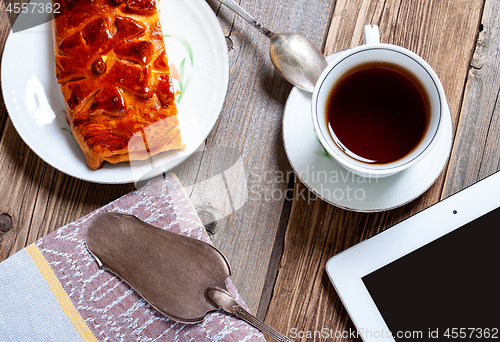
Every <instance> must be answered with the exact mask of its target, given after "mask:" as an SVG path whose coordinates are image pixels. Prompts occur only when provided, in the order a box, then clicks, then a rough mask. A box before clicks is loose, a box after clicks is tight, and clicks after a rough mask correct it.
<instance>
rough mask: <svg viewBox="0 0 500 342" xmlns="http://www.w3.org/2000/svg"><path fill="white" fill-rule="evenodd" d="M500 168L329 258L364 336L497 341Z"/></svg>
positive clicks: (346, 303) (343, 297) (367, 338)
mask: <svg viewBox="0 0 500 342" xmlns="http://www.w3.org/2000/svg"><path fill="white" fill-rule="evenodd" d="M499 262H500V172H497V173H495V174H494V175H492V176H490V177H488V178H486V179H484V180H482V181H480V182H478V183H476V184H474V185H472V186H470V187H468V188H466V189H464V190H462V191H460V192H459V193H457V194H455V195H453V196H451V197H449V198H447V199H445V200H443V201H441V202H439V203H437V204H435V205H433V206H432V207H430V208H428V209H426V210H424V211H422V212H420V213H418V214H416V215H414V216H412V217H410V218H408V219H407V220H405V221H403V222H401V223H399V224H397V225H395V226H393V227H391V228H390V229H388V230H386V231H384V232H382V233H380V234H378V235H376V236H374V237H372V238H370V239H368V240H366V241H363V242H361V243H359V244H357V245H355V246H353V247H351V248H349V249H348V250H346V251H344V252H341V253H339V254H337V255H335V256H334V257H332V258H331V259H330V260H329V261H328V263H327V265H326V271H327V273H328V275H329V277H330V280H331V281H332V283H333V285H334V287H335V290H336V291H337V293H338V295H339V296H340V298H341V300H342V302H343V304H344V306H345V308H346V309H347V311H348V313H349V316H350V317H351V319H352V321H353V322H354V325H355V326H356V332H355V333H353V332H352V331H349V332H337V333H338V335H339V336H340V335H341V334H342V333H344V334H345V333H347V334H348V336H350V337H352V336H353V335H356V336H359V337H361V338H362V339H363V340H364V341H377V342H379V341H453V340H461V341H464V340H465V341H469V340H493V341H495V340H496V341H498V339H499V338H500V332H499V328H500V313H499V312H500V272H499V270H500V267H499Z"/></svg>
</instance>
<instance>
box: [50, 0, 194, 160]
mask: <svg viewBox="0 0 500 342" xmlns="http://www.w3.org/2000/svg"><path fill="white" fill-rule="evenodd" d="M74 1H75V0H56V2H58V3H60V4H61V7H60V8H61V14H59V15H58V16H57V17H55V18H54V20H53V35H54V37H53V38H54V48H55V59H56V60H55V63H56V68H55V69H56V78H57V82H58V83H59V84H60V85H61V91H62V94H63V96H64V100H65V103H66V114H67V120H68V123H69V124H70V125H71V131H72V133H73V136H74V137H75V139H76V140H77V142H78V144H79V145H80V147H81V149H82V151H83V153H84V154H85V158H86V160H87V163H88V165H89V167H90V168H92V169H98V168H100V167H101V166H102V164H103V161H108V162H110V163H118V162H122V161H131V160H144V159H146V158H148V157H150V156H152V155H155V154H157V153H160V152H163V151H168V150H174V149H182V148H183V147H184V146H183V143H182V141H181V135H180V130H179V121H178V118H177V108H176V105H175V89H174V87H173V84H172V78H171V75H170V70H169V64H168V60H167V55H166V53H165V43H164V41H163V34H162V30H161V27H160V22H159V17H158V10H157V5H156V0H76V1H77V2H74ZM75 3H76V5H75Z"/></svg>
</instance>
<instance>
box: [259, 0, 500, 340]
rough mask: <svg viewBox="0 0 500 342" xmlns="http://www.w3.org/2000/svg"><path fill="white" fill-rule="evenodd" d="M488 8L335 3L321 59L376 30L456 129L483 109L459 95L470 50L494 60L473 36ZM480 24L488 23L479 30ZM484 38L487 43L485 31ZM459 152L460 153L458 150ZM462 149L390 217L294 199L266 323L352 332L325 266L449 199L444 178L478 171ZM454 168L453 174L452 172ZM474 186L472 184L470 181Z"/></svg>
mask: <svg viewBox="0 0 500 342" xmlns="http://www.w3.org/2000/svg"><path fill="white" fill-rule="evenodd" d="M491 3H493V1H491ZM491 3H490V4H488V6H486V7H484V3H483V1H480V0H476V1H460V2H458V1H454V0H447V1H440V0H432V1H425V2H423V1H400V0H387V1H376V0H358V1H350V0H338V1H337V3H336V7H335V10H334V14H333V18H332V22H331V26H330V30H329V32H328V39H327V42H326V45H325V54H330V53H332V52H335V51H338V50H341V49H346V48H349V47H352V46H357V45H359V44H361V42H362V28H363V26H364V25H366V24H377V25H378V26H379V28H380V33H381V42H383V43H391V44H396V45H400V46H403V47H405V48H407V49H409V50H411V51H413V52H415V53H417V54H419V55H420V56H421V57H422V58H424V59H425V60H426V61H428V63H429V64H430V65H431V66H432V67H433V68H434V70H435V71H436V73H437V74H438V76H439V78H440V79H441V81H442V83H443V86H444V90H445V93H446V96H447V99H448V102H449V104H450V107H451V113H452V116H453V122H454V127H455V128H456V127H457V123H458V122H460V120H459V119H460V118H461V117H462V115H466V114H464V113H465V112H467V111H468V110H467V109H466V107H465V105H464V108H463V109H462V105H463V104H467V103H469V101H472V102H474V103H475V106H476V107H477V106H478V103H483V101H484V100H485V99H484V98H483V99H478V98H476V99H474V100H472V99H469V98H470V97H471V96H472V94H471V91H470V90H468V91H467V92H466V94H465V96H466V98H465V100H464V91H463V89H464V86H465V84H466V83H467V89H469V88H470V87H471V86H470V85H469V84H468V83H470V78H471V73H472V75H473V76H472V77H478V74H477V72H473V71H470V69H471V60H472V55H473V52H474V50H475V51H476V53H475V55H474V56H475V57H474V59H477V58H479V55H478V50H482V51H483V53H487V54H488V53H489V54H494V53H497V52H496V51H497V49H498V48H497V47H498V44H496V45H495V44H492V45H491V49H490V50H491V51H489V52H486V51H485V49H484V48H481V45H482V43H481V41H482V40H483V39H486V40H488V39H489V38H487V35H486V34H484V31H485V30H483V32H482V33H481V35H480V39H479V40H478V46H477V47H476V38H477V35H478V33H479V31H480V21H481V15H482V12H483V7H484V8H485V15H484V18H483V27H486V26H487V25H488V24H490V25H492V26H494V23H493V22H492V21H494V20H492V19H491V18H492V17H497V16H498V8H497V6H498V5H492V4H491ZM487 11H491V13H492V14H487V13H486V12H487ZM485 20H486V21H489V23H488V24H486V23H484V21H485ZM495 25H497V24H495ZM491 36H492V37H493V36H494V33H493V32H492V33H491ZM493 50H494V51H495V52H493ZM476 56H478V57H476ZM486 58H491V57H486ZM493 65H494V64H492V67H494V66H493ZM497 66H498V64H497ZM472 69H474V68H472ZM474 71H475V69H474ZM490 73H492V72H491V71H490ZM486 74H488V77H491V76H490V74H489V73H488V72H485V74H484V75H486ZM493 74H495V73H494V72H493ZM485 82H488V83H491V81H490V80H485V79H483V80H481V81H478V83H480V84H484V83H485ZM498 88H499V87H498V86H494V87H493V89H492V90H488V91H491V93H494V96H493V94H488V95H489V96H493V97H489V100H487V101H493V103H496V95H497V93H498ZM470 106H474V105H470ZM492 112H493V108H492V107H490V111H489V112H488V111H486V112H485V113H483V115H484V119H483V120H484V121H486V122H487V121H488V118H489V117H491V115H492V114H491V113H492ZM471 120H474V119H471ZM459 127H460V129H459V131H458V132H459V133H458V135H457V138H456V139H457V141H460V144H463V145H468V144H471V143H473V144H477V145H479V146H485V145H487V144H486V141H487V135H486V134H485V133H484V132H477V130H476V128H474V127H473V126H471V125H467V124H465V125H459ZM486 127H488V126H486ZM494 129H496V126H495V128H494ZM497 136H498V135H497ZM489 140H490V143H489V145H487V146H491V145H494V146H495V147H496V150H498V142H496V141H493V136H492V137H490V139H489ZM462 148H463V149H467V147H465V146H464V147H462ZM462 148H457V143H456V144H455V149H454V153H453V156H452V158H451V159H450V161H449V170H448V171H447V172H443V174H442V175H441V176H440V177H439V179H438V180H437V181H436V183H435V184H434V185H433V186H432V187H431V188H430V189H429V190H428V191H427V192H426V193H425V194H424V195H423V196H421V197H419V198H418V199H417V200H415V201H413V202H411V203H409V204H407V205H405V206H403V207H401V208H398V209H395V210H391V211H387V212H382V213H376V214H363V213H355V212H349V211H345V210H342V209H339V208H335V207H333V206H331V205H328V204H326V203H325V202H323V201H321V200H316V201H313V202H310V203H308V201H305V200H303V199H302V198H299V197H296V198H294V201H293V205H292V212H291V216H290V219H289V224H288V227H287V230H286V234H285V246H284V251H283V255H282V259H281V263H280V265H279V271H278V277H277V280H276V284H275V287H274V292H273V297H272V301H271V303H270V307H269V310H268V312H267V316H266V322H267V323H268V324H270V325H272V326H273V327H275V328H277V329H278V330H280V331H282V332H285V333H288V334H290V332H293V331H295V332H297V331H321V330H322V329H323V328H327V329H328V330H329V331H334V332H335V331H349V329H351V330H352V329H354V326H353V325H352V323H351V321H350V319H349V317H348V315H347V313H346V311H345V309H344V308H343V306H342V304H341V302H340V299H339V297H338V296H337V294H336V293H335V291H334V289H333V286H332V285H331V283H330V281H329V279H328V276H327V274H326V272H325V264H326V261H327V260H328V259H329V258H330V257H332V256H333V255H335V254H337V253H339V252H341V251H343V250H345V249H347V248H349V247H351V246H353V245H354V244H356V243H358V242H361V241H362V240H364V239H366V238H369V237H371V236H373V235H375V234H376V233H378V232H380V231H382V230H384V229H386V228H387V227H390V226H391V225H394V224H395V223H398V222H400V221H402V220H403V219H405V218H407V217H409V216H410V215H412V214H414V213H416V212H418V211H420V210H422V209H424V208H426V207H428V206H430V205H432V204H434V203H436V202H437V201H439V200H440V199H441V198H442V197H446V196H447V195H449V194H450V193H451V191H450V190H449V189H451V188H453V186H455V187H460V186H462V185H463V183H460V184H459V185H458V186H456V185H452V184H454V183H449V182H447V183H446V187H445V188H443V187H444V184H445V180H446V177H445V176H447V175H448V176H451V175H454V177H455V178H456V179H458V180H461V179H462V178H461V173H463V172H471V170H476V169H478V168H480V163H478V162H477V161H474V160H473V158H474V157H477V156H481V152H477V151H476V152H471V151H468V152H466V153H465V154H466V155H467V154H469V157H468V158H466V160H464V161H461V159H462V156H463V154H462V153H463V152H464V151H462ZM496 150H495V149H494V148H492V149H491V151H492V152H490V154H489V155H493V154H494V153H496ZM493 151H495V152H493ZM492 159H494V156H493V158H492ZM483 160H484V159H483ZM459 163H463V165H465V169H467V171H465V170H460V167H459V166H457V165H458V164H459ZM487 167H488V170H489V171H490V172H493V171H496V169H498V157H497V159H496V160H493V161H491V163H490V164H488V166H487ZM483 168H486V166H485V167H483ZM455 169H458V171H454V170H455ZM492 170H493V171H492ZM476 172H477V171H476ZM475 180H477V177H476V178H474V179H473V180H472V181H475ZM304 189H305V186H304V185H303V184H300V183H297V184H296V194H297V193H300V191H304ZM306 197H307V196H306ZM292 329H295V330H292ZM304 336H306V335H304ZM300 340H306V338H302V339H300ZM307 340H308V341H310V340H314V341H320V340H323V339H322V338H321V336H320V335H318V334H317V335H316V336H315V337H314V338H313V339H307ZM325 340H326V339H325ZM345 340H351V338H347V339H345ZM359 340H360V339H359Z"/></svg>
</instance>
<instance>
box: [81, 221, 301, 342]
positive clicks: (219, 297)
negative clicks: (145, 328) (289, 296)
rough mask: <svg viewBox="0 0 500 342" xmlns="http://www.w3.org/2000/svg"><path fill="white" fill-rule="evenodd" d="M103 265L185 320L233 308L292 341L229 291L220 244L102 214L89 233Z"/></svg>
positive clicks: (168, 312) (91, 247) (87, 236)
mask: <svg viewBox="0 0 500 342" xmlns="http://www.w3.org/2000/svg"><path fill="white" fill-rule="evenodd" d="M85 243H86V245H87V249H88V250H89V251H90V253H91V254H92V256H94V258H95V259H96V261H97V263H98V264H99V267H102V268H104V269H106V270H108V271H110V272H111V273H113V274H115V275H117V276H118V277H120V278H122V279H123V280H124V281H125V282H126V283H128V284H129V285H130V286H131V287H132V288H134V289H135V290H136V291H137V292H138V293H139V294H140V295H141V296H142V297H143V298H144V299H145V300H146V301H147V302H148V303H149V304H151V305H152V306H153V307H154V308H155V309H156V310H158V311H159V312H160V313H161V314H163V315H165V316H167V317H169V318H171V319H173V320H175V321H179V322H182V323H197V322H201V321H203V319H204V317H205V315H206V314H207V313H208V312H210V311H216V310H219V309H222V310H224V311H226V312H229V313H231V314H233V315H235V316H237V317H239V318H241V319H243V320H245V321H246V322H248V323H249V324H251V325H252V326H254V327H255V328H257V329H259V330H260V331H262V332H264V333H266V334H268V335H269V336H271V337H273V338H274V339H276V340H277V341H282V342H288V341H290V342H291V341H292V340H290V339H288V338H287V337H285V336H284V335H282V334H280V333H279V332H277V331H276V330H274V329H273V328H271V327H269V326H268V325H266V324H265V323H263V322H261V321H260V320H258V319H257V318H255V317H254V316H253V315H252V314H250V313H249V312H248V311H246V310H245V309H243V308H242V307H241V306H240V305H239V304H238V303H237V302H236V301H235V300H234V299H233V298H232V297H231V295H230V294H229V292H228V290H227V288H226V284H225V282H226V279H227V278H228V277H229V276H230V275H231V270H230V267H229V263H228V261H227V259H226V258H225V257H224V255H223V254H222V253H221V252H219V251H218V250H217V249H216V248H215V247H213V246H211V245H209V244H207V243H205V242H203V241H200V240H196V239H193V238H189V237H186V236H183V235H179V234H176V233H172V232H169V231H166V230H163V229H160V228H157V227H155V226H152V225H150V224H148V223H145V222H143V221H141V220H139V219H138V218H137V217H135V216H131V215H125V214H120V213H104V214H100V215H99V216H97V217H96V218H95V219H94V220H93V221H92V222H91V223H90V225H89V227H88V229H87V232H86V234H85Z"/></svg>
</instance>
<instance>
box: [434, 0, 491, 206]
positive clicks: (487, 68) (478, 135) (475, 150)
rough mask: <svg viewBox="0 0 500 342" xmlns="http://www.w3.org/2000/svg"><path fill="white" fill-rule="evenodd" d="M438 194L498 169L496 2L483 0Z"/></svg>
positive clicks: (470, 182) (444, 193) (461, 186)
mask: <svg viewBox="0 0 500 342" xmlns="http://www.w3.org/2000/svg"><path fill="white" fill-rule="evenodd" d="M481 25H482V31H481V32H480V33H479V36H478V40H477V44H476V50H475V52H474V56H473V59H472V62H471V63H470V69H469V73H468V75H467V86H466V88H465V96H464V104H463V107H462V112H461V113H460V122H459V125H458V129H457V134H456V138H455V144H454V147H453V152H452V163H450V167H449V168H448V173H447V175H446V182H445V186H444V189H443V194H442V197H443V198H444V197H447V196H449V195H452V194H454V193H455V192H457V191H459V190H461V189H463V188H465V187H467V186H469V185H471V184H473V183H475V182H477V181H479V180H481V179H483V178H485V177H486V176H489V175H490V174H492V173H494V172H496V171H497V170H499V169H500V148H499V144H498V137H499V136H500V102H499V95H500V71H499V69H498V65H500V51H499V50H498V46H500V4H499V3H498V2H497V1H490V0H487V1H486V4H485V7H484V14H483V18H482V20H481Z"/></svg>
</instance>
